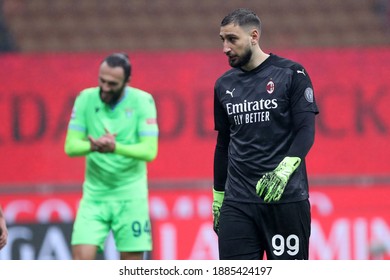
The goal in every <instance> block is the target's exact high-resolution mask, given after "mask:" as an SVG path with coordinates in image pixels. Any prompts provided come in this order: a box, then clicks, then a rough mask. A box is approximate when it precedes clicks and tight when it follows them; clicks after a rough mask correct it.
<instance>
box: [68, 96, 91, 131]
mask: <svg viewBox="0 0 390 280" xmlns="http://www.w3.org/2000/svg"><path fill="white" fill-rule="evenodd" d="M83 93H84V92H81V93H80V94H79V95H78V96H77V97H76V100H75V102H74V104H73V109H72V113H71V116H70V121H69V126H68V129H69V130H76V131H80V132H86V131H87V127H86V121H85V109H86V106H85V105H86V102H87V101H86V94H83Z"/></svg>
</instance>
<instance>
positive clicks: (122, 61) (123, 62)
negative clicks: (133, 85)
mask: <svg viewBox="0 0 390 280" xmlns="http://www.w3.org/2000/svg"><path fill="white" fill-rule="evenodd" d="M103 62H106V63H107V65H108V66H110V67H122V68H123V71H124V74H125V81H128V80H129V78H130V75H131V64H130V61H129V56H128V55H127V54H126V53H113V54H110V55H109V56H107V57H106V58H105V59H104V60H103Z"/></svg>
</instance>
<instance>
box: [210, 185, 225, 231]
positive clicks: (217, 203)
mask: <svg viewBox="0 0 390 280" xmlns="http://www.w3.org/2000/svg"><path fill="white" fill-rule="evenodd" d="M224 197H225V192H222V191H216V190H215V189H214V188H213V228H214V231H215V233H216V234H218V231H219V213H220V211H221V206H222V202H223V199H224Z"/></svg>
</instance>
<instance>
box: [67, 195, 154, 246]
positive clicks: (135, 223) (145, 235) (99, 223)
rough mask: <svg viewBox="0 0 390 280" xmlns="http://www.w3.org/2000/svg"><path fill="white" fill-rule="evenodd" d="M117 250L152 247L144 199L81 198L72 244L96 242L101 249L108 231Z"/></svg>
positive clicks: (146, 200) (147, 211)
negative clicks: (103, 199)
mask: <svg viewBox="0 0 390 280" xmlns="http://www.w3.org/2000/svg"><path fill="white" fill-rule="evenodd" d="M110 230H111V231H112V233H113V236H114V240H115V245H116V248H117V250H118V251H119V252H144V251H151V250H152V234H151V225H150V218H149V205H148V199H147V198H145V199H137V200H134V201H132V200H129V201H99V202H98V201H90V200H85V199H81V201H80V206H79V209H78V212H77V215H76V219H75V222H74V226H73V233H72V242H71V244H72V245H82V244H88V245H96V246H98V250H99V251H100V252H101V251H103V249H104V244H105V241H106V239H107V236H108V234H109V232H110Z"/></svg>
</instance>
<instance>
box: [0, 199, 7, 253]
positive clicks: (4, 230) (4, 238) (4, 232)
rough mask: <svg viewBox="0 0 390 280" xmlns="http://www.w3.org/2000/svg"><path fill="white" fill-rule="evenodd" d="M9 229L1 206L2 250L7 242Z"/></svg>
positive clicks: (0, 231)
mask: <svg viewBox="0 0 390 280" xmlns="http://www.w3.org/2000/svg"><path fill="white" fill-rule="evenodd" d="M7 239H8V230H7V225H6V222H5V217H4V214H3V210H2V208H1V206H0V250H1V249H2V248H3V247H4V246H5V245H6V244H7Z"/></svg>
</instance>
